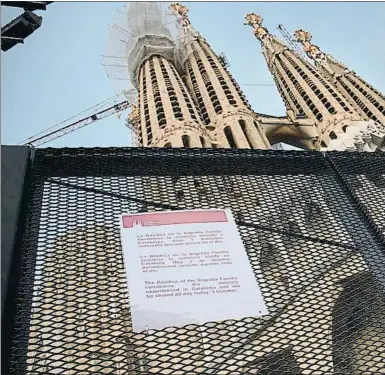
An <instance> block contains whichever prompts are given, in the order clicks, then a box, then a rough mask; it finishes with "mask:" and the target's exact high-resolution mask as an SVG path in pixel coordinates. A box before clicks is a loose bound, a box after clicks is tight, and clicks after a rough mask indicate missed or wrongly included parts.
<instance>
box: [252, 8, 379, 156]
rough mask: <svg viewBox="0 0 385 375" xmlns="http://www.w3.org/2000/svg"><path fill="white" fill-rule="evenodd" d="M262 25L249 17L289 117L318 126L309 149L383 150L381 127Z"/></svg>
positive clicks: (256, 16) (260, 18)
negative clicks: (379, 129)
mask: <svg viewBox="0 0 385 375" xmlns="http://www.w3.org/2000/svg"><path fill="white" fill-rule="evenodd" d="M262 22H263V19H262V17H261V16H259V15H258V14H255V13H250V14H248V15H247V16H246V24H247V25H249V26H251V27H252V28H253V32H254V35H255V37H256V38H257V39H258V40H259V41H260V43H261V46H262V53H263V55H264V56H265V59H266V62H267V65H268V67H269V70H270V72H271V73H272V75H273V78H274V81H275V82H276V85H277V87H278V90H279V92H280V94H281V96H282V99H283V100H284V103H285V105H286V108H287V114H288V117H289V118H291V119H294V118H308V119H312V120H313V121H314V122H315V124H316V128H317V137H315V138H313V139H311V140H309V143H310V142H311V144H308V147H307V148H313V149H315V150H340V151H342V150H350V151H356V150H358V151H374V150H376V149H377V148H378V147H381V146H382V143H383V139H382V140H381V142H377V139H376V138H377V137H376V134H375V133H376V131H374V128H377V126H379V127H380V126H381V125H380V124H378V123H375V122H374V121H370V120H369V121H368V120H367V119H365V118H364V117H363V116H362V115H361V114H360V112H359V111H357V110H356V108H355V105H354V104H351V103H350V102H349V101H348V100H347V98H346V97H344V95H342V93H341V92H340V90H338V88H337V87H336V86H335V85H334V83H333V82H330V81H329V80H327V79H326V78H325V76H324V75H323V74H322V73H321V71H320V70H318V69H317V68H316V67H314V66H312V65H311V64H310V63H308V62H307V61H305V60H304V59H303V58H301V57H300V56H299V55H298V54H297V53H295V51H293V50H291V49H289V48H288V47H287V46H286V45H285V44H284V43H282V42H281V41H280V40H279V39H278V38H277V37H276V36H274V35H272V34H270V33H269V31H268V30H267V29H266V28H265V27H263V26H262ZM384 136H385V134H384Z"/></svg>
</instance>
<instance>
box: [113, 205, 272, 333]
mask: <svg viewBox="0 0 385 375" xmlns="http://www.w3.org/2000/svg"><path fill="white" fill-rule="evenodd" d="M120 229H121V239H122V245H123V253H124V262H125V267H126V274H127V280H128V289H129V296H130V305H131V314H132V322H133V330H134V332H142V331H144V330H147V329H162V328H165V327H170V326H176V327H181V326H184V325H187V324H202V323H206V322H211V321H221V320H226V319H241V318H245V317H256V316H261V315H266V314H267V313H268V312H267V309H266V306H265V304H264V301H263V298H262V294H261V291H260V289H259V286H258V283H257V280H256V279H255V276H254V273H253V271H252V268H251V265H250V263H249V259H248V257H247V254H246V251H245V249H244V246H243V244H242V241H241V239H240V236H239V233H238V231H237V228H236V225H235V222H234V218H233V216H232V214H231V211H230V210H212V209H211V210H191V211H167V212H159V213H147V214H132V215H131V214H126V215H122V216H121V218H120Z"/></svg>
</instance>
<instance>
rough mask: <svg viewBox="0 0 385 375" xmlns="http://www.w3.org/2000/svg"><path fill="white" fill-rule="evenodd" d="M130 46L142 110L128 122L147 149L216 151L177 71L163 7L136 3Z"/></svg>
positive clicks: (131, 15)
mask: <svg viewBox="0 0 385 375" xmlns="http://www.w3.org/2000/svg"><path fill="white" fill-rule="evenodd" d="M127 14H128V15H129V16H128V23H129V28H130V30H131V31H132V32H133V37H131V38H130V40H129V43H128V44H127V55H128V67H129V72H130V76H131V82H132V83H133V84H134V86H135V87H136V89H137V91H138V98H139V100H138V106H137V107H136V108H134V110H133V112H132V114H131V116H130V118H129V120H130V121H131V125H132V127H133V128H134V129H135V132H136V135H137V138H138V144H139V145H140V146H144V147H151V146H155V147H211V139H210V136H209V134H208V131H207V129H206V127H205V126H204V124H203V122H202V120H201V116H200V114H199V112H198V110H197V108H196V107H195V104H194V101H193V99H192V97H191V95H190V93H189V91H188V90H187V88H186V86H185V84H184V83H183V81H182V78H181V76H180V73H179V71H178V70H180V69H178V59H177V56H176V54H175V44H174V41H173V38H172V36H171V34H170V32H169V30H168V29H167V28H166V27H165V25H164V22H163V20H162V14H161V12H160V9H159V8H158V5H157V4H156V3H151V2H133V3H131V4H130V6H129V8H128V12H127Z"/></svg>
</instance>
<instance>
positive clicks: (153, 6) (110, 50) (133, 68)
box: [102, 2, 181, 145]
mask: <svg viewBox="0 0 385 375" xmlns="http://www.w3.org/2000/svg"><path fill="white" fill-rule="evenodd" d="M168 7H169V3H162V2H131V3H129V4H128V5H125V6H123V7H122V8H120V9H118V10H117V11H116V15H115V18H114V22H113V23H112V24H110V25H109V27H110V36H109V41H108V43H107V46H106V49H105V51H104V53H103V55H102V65H103V67H104V70H105V72H106V73H107V76H108V77H109V78H110V80H111V82H112V84H113V87H114V90H115V91H116V92H122V91H124V93H125V95H126V97H127V99H128V100H129V101H130V102H131V103H132V104H133V105H132V106H131V113H130V115H129V116H128V118H127V120H126V125H127V126H128V127H129V129H130V130H131V132H132V136H133V139H135V140H136V142H135V143H136V145H139V144H138V141H137V136H138V132H139V129H138V127H139V123H140V121H139V120H140V108H138V72H139V68H140V67H141V65H142V63H143V62H144V61H145V60H146V59H147V58H148V57H150V56H151V55H153V54H157V55H161V56H163V57H165V58H166V59H167V60H171V61H173V62H174V65H175V67H176V68H177V70H179V71H180V72H181V64H180V58H179V56H178V50H177V48H176V44H175V40H176V38H177V36H178V32H177V19H176V18H175V17H174V16H173V15H172V14H171V13H170V11H169V9H168ZM134 103H136V104H135V105H134Z"/></svg>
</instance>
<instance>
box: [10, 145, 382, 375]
mask: <svg viewBox="0 0 385 375" xmlns="http://www.w3.org/2000/svg"><path fill="white" fill-rule="evenodd" d="M384 161H385V156H383V154H370V155H369V154H360V155H358V154H355V153H330V154H323V153H316V152H314V153H310V152H309V153H308V152H278V151H264V152H259V151H247V150H244V151H241V150H204V149H200V150H198V149H197V150H183V149H179V150H176V149H57V150H54V149H45V150H38V151H37V152H36V154H35V160H34V163H33V172H32V181H31V183H30V195H29V200H28V205H27V207H26V213H27V221H26V227H25V231H24V237H23V247H22V263H21V279H20V282H19V288H18V294H17V296H16V297H15V298H16V305H17V306H16V307H17V308H16V314H15V317H14V334H13V342H12V348H11V357H10V370H11V372H14V373H28V374H98V373H100V374H125V375H134V374H138V375H139V374H202V373H204V374H258V375H273V374H276V375H281V374H287V375H288V374H290V375H292V374H320V375H321V374H322V375H323V374H381V373H382V374H385V254H384V243H385V241H384V225H385V195H384V194H385V187H384V186H385V164H384ZM194 208H231V210H232V212H233V214H234V216H235V218H236V220H237V225H238V228H239V232H240V234H241V237H242V240H243V243H244V245H245V248H246V251H247V253H248V256H249V259H250V263H251V265H252V267H253V270H254V272H255V276H256V278H257V279H258V282H259V285H260V287H261V290H262V293H263V297H264V299H265V302H266V304H267V306H268V309H269V315H268V316H266V317H262V318H253V317H249V318H245V319H242V320H228V321H223V322H210V323H207V324H204V325H199V326H198V325H189V326H185V327H183V328H173V327H170V328H167V329H164V330H157V331H147V332H144V333H140V334H135V333H133V332H132V327H131V315H130V308H129V304H128V301H127V286H126V280H125V273H124V266H123V258H122V250H121V243H120V234H119V226H118V216H119V215H120V214H121V213H126V212H148V211H162V210H176V209H194ZM245 303H247V301H245Z"/></svg>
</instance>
